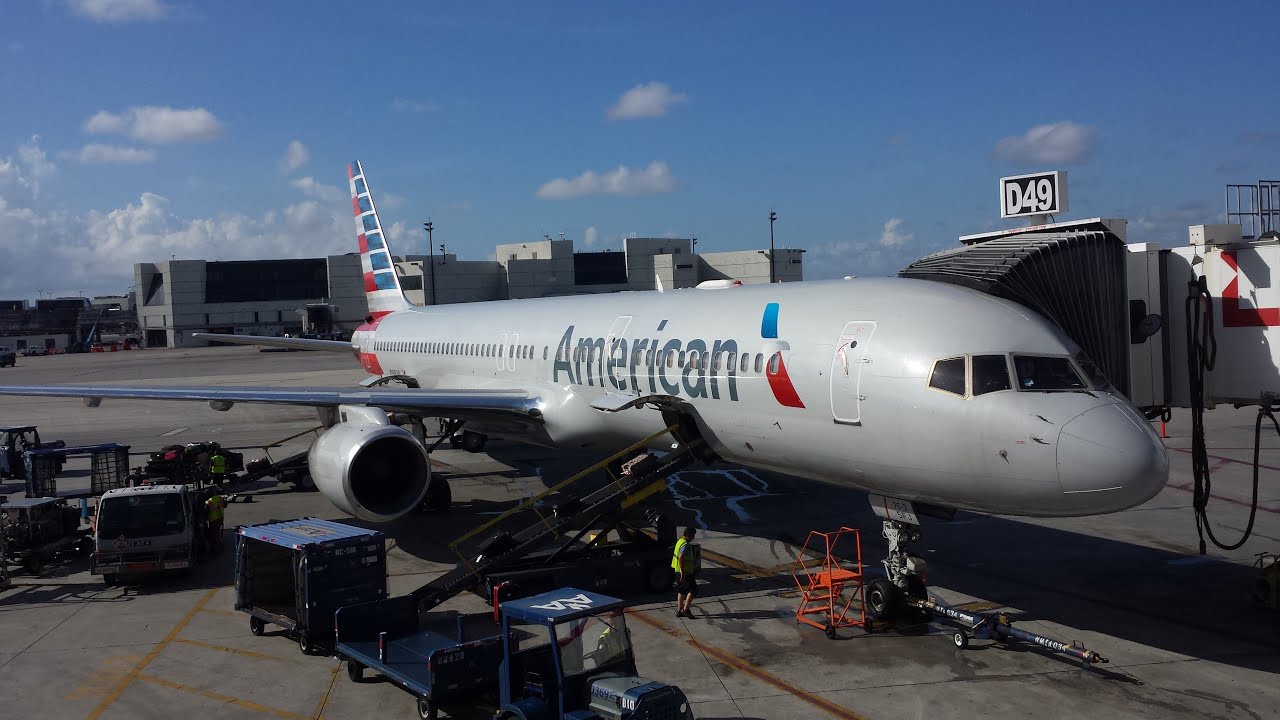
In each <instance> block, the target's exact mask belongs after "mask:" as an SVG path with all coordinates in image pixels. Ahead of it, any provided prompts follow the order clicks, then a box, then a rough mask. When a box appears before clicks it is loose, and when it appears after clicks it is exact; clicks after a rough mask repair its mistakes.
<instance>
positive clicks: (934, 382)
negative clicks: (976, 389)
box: [929, 357, 964, 395]
mask: <svg viewBox="0 0 1280 720" xmlns="http://www.w3.org/2000/svg"><path fill="white" fill-rule="evenodd" d="M929 387H931V388H934V389H936V390H942V391H944V392H949V393H955V394H956V395H964V358H963V357H956V358H947V359H946V360H939V361H937V362H935V363H934V364H933V374H931V375H930V376H929Z"/></svg>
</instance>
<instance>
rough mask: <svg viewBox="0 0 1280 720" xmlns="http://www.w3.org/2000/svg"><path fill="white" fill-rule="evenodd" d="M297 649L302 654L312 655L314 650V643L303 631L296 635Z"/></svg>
mask: <svg viewBox="0 0 1280 720" xmlns="http://www.w3.org/2000/svg"><path fill="white" fill-rule="evenodd" d="M298 649H299V650H301V651H302V654H303V655H312V654H314V653H315V651H316V645H315V643H313V642H312V641H311V638H310V637H309V636H308V635H307V634H306V633H303V634H301V635H299V636H298Z"/></svg>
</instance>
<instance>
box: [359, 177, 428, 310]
mask: <svg viewBox="0 0 1280 720" xmlns="http://www.w3.org/2000/svg"><path fill="white" fill-rule="evenodd" d="M347 179H348V181H349V182H350V186H351V212H352V214H353V215H355V222H356V239H357V241H358V242H359V244H360V267H361V272H362V273H363V275H364V291H365V299H366V300H367V301H368V303H369V315H371V316H372V317H373V318H374V319H375V320H377V319H380V318H381V317H382V316H384V315H387V314H389V313H393V312H395V311H397V310H405V309H408V308H410V307H413V305H412V304H411V303H410V302H409V300H408V299H407V298H405V296H404V291H403V289H402V288H401V287H400V280H399V278H397V277H396V270H395V267H394V266H393V265H392V261H391V249H390V248H388V247H387V244H386V241H385V240H384V239H383V233H382V221H381V220H380V219H379V218H378V209H377V205H375V204H374V202H373V194H372V193H371V192H369V185H368V183H367V182H366V181H365V178H364V169H363V168H362V167H361V166H360V163H359V162H358V161H357V162H353V163H351V164H350V165H348V166H347Z"/></svg>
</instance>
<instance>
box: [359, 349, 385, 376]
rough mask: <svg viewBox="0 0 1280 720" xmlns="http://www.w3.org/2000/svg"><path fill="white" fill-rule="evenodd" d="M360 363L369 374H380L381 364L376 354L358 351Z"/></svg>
mask: <svg viewBox="0 0 1280 720" xmlns="http://www.w3.org/2000/svg"><path fill="white" fill-rule="evenodd" d="M360 365H361V367H363V368H364V369H365V370H368V371H369V373H370V374H373V375H381V374H382V364H381V363H379V362H378V356H377V355H375V354H373V353H360Z"/></svg>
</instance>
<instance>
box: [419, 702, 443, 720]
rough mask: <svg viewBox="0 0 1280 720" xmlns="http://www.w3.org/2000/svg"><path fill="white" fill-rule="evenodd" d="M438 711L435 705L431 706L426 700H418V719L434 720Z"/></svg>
mask: <svg viewBox="0 0 1280 720" xmlns="http://www.w3.org/2000/svg"><path fill="white" fill-rule="evenodd" d="M438 713H439V711H438V710H437V709H436V706H435V705H432V704H431V700H429V699H428V698H423V697H420V698H418V717H419V718H421V719H422V720H436V718H437V717H438V716H439V715H438Z"/></svg>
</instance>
